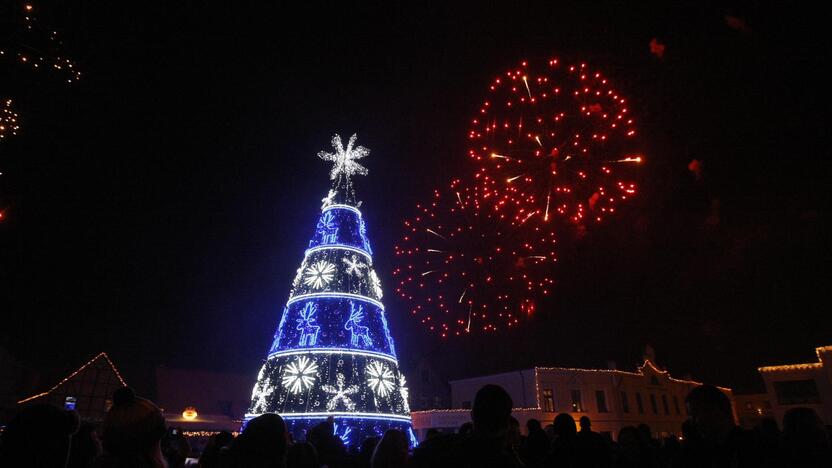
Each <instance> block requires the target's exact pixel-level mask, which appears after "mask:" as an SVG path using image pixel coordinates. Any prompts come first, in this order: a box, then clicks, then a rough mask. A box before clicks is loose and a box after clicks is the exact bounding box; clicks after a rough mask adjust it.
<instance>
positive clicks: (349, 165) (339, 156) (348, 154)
mask: <svg viewBox="0 0 832 468" xmlns="http://www.w3.org/2000/svg"><path fill="white" fill-rule="evenodd" d="M356 138H358V135H356V134H353V135H352V136H351V137H350V141H349V142H348V143H347V147H346V149H345V148H344V144H343V143H341V137H340V136H338V134H336V135H335V136H334V137H332V147H333V148H334V149H335V152H334V153H328V152H326V151H321V152H319V153H318V157H319V158H321V159H323V160H324V161H332V162H333V163H334V164H333V165H332V170H331V171H329V178H330V179H332V180H335V178H336V177H338V175H339V174H344V175H345V176H347V177H350V176H352V175H354V174H359V175H367V168H366V167H364V166H362V165H361V164H358V163H357V162H355V160H356V159H361V158H363V157H365V156H367V155H368V154H370V150H368V149H367V148H365V147H363V146H356V147H353V145H354V144H355V140H356Z"/></svg>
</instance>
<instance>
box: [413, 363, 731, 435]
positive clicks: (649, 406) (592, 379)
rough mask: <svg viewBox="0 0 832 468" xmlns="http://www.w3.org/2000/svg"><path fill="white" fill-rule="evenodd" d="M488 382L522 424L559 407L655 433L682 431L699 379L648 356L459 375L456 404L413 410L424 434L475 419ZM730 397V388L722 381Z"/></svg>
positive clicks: (604, 429)
mask: <svg viewBox="0 0 832 468" xmlns="http://www.w3.org/2000/svg"><path fill="white" fill-rule="evenodd" d="M485 384H497V385H499V386H501V387H503V388H504V389H506V391H507V392H508V393H509V395H511V398H512V400H513V401H514V406H515V410H514V412H513V414H514V417H515V418H517V419H518V420H519V421H520V425H521V428H524V427H525V422H526V421H527V420H528V419H530V418H535V419H538V420H539V421H540V422H541V424H543V425H544V426H545V425H547V424H551V423H552V422H553V421H554V419H555V416H557V415H558V414H559V413H569V414H570V415H571V416H572V417H573V418H574V419H575V422H576V423H577V422H578V420H579V419H580V418H581V416H588V417H589V418H590V420H591V421H592V428H593V430H595V431H597V432H601V433H607V434H608V435H609V436H610V437H612V438H613V439H615V438H616V437H617V436H618V431H620V430H621V428H623V427H625V426H637V425H639V424H648V425H649V426H650V428H651V429H652V431H653V433H654V435H655V436H657V437H660V436H668V435H671V434H677V435H678V434H680V433H681V426H682V422H683V421H684V420H685V419H686V418H687V412H686V409H685V397H686V396H687V394H688V392H690V390H691V389H693V388H694V387H696V386H698V385H702V384H701V383H700V382H695V381H692V380H683V379H676V378H673V377H671V376H670V374H669V373H668V372H667V371H665V370H661V369H659V368H657V367H656V366H655V365H654V364H653V363H652V362H651V361H650V360H645V361H644V364H643V365H641V366H640V367H639V368H638V369H637V370H636V372H627V371H621V370H616V369H574V368H563V367H535V368H532V369H524V370H518V371H515V372H506V373H502V374H494V375H487V376H482V377H474V378H470V379H462V380H454V381H451V382H450V385H451V402H452V407H453V409H450V410H433V411H421V412H414V413H413V414H412V417H413V425H414V429H415V430H416V431H417V434H418V436H419V437H420V439H421V438H422V437H424V433H425V432H426V431H427V430H428V429H430V428H437V429H440V430H443V431H450V430H456V429H457V428H458V427H459V426H460V425H461V424H462V423H464V422H466V421H469V420H470V408H471V404H472V402H473V401H474V395H476V393H477V391H478V390H479V389H480V388H482V386H483V385H485ZM720 389H721V390H722V391H723V392H725V394H726V395H727V396H728V397H729V398H730V399H731V401H732V404H733V394H732V391H731V389H729V388H723V387H720Z"/></svg>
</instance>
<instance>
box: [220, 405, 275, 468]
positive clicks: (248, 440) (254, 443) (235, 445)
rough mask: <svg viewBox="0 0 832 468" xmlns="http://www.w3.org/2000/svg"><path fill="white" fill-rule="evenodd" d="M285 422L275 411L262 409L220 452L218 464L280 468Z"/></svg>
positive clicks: (234, 466) (224, 466) (241, 467)
mask: <svg viewBox="0 0 832 468" xmlns="http://www.w3.org/2000/svg"><path fill="white" fill-rule="evenodd" d="M287 441H288V436H287V434H286V423H285V422H283V418H281V417H280V416H279V415H277V414H273V413H266V414H261V415H260V416H257V417H256V418H254V419H252V420H251V421H249V422H248V424H246V427H245V429H243V432H242V433H241V434H240V435H239V436H237V438H236V439H234V442H232V443H231V448H230V449H229V450H228V451H227V452H225V453H223V454H222V456H221V463H220V466H221V467H222V468H284V467H285V466H286V444H287Z"/></svg>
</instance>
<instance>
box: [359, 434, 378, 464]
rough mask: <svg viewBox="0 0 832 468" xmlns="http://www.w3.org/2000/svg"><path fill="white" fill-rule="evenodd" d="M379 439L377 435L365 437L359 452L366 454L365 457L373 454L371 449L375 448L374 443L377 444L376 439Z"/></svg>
mask: <svg viewBox="0 0 832 468" xmlns="http://www.w3.org/2000/svg"><path fill="white" fill-rule="evenodd" d="M379 440H381V439H380V438H378V437H375V436H373V437H367V438H366V439H364V442H361V454H362V455H367V458H368V459H369V457H371V456H372V455H373V450H375V449H376V445H378V441H379Z"/></svg>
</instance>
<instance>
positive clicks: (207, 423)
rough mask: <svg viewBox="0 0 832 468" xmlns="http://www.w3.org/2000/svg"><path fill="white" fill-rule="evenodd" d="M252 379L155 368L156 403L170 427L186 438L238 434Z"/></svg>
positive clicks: (200, 371) (189, 370) (222, 374)
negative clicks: (199, 435) (227, 433)
mask: <svg viewBox="0 0 832 468" xmlns="http://www.w3.org/2000/svg"><path fill="white" fill-rule="evenodd" d="M251 382H252V376H251V375H248V374H230V373H221V372H209V371H202V370H192V369H169V368H166V367H158V368H156V398H157V402H156V403H157V404H158V405H159V407H160V408H162V412H163V414H164V416H165V419H166V420H167V422H168V425H169V426H171V427H176V428H179V429H181V430H182V431H185V432H186V433H188V434H186V435H195V434H197V433H199V434H206V433H211V432H216V431H222V430H225V431H231V432H233V431H237V430H239V429H240V425H241V424H242V417H243V414H245V412H246V410H247V409H248V405H249V403H250V401H251Z"/></svg>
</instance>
